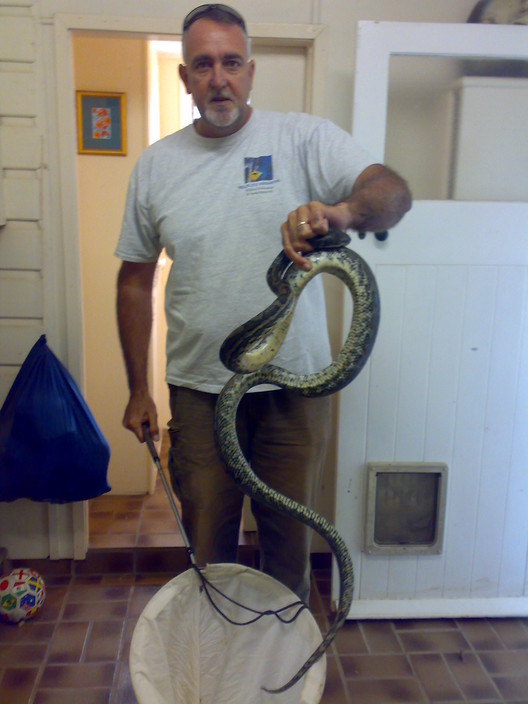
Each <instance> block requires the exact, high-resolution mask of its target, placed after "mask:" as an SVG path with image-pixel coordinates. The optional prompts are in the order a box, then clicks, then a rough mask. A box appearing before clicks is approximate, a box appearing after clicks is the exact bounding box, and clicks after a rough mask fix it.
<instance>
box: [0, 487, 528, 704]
mask: <svg viewBox="0 0 528 704" xmlns="http://www.w3.org/2000/svg"><path fill="white" fill-rule="evenodd" d="M90 512H91V540H90V550H89V553H88V557H87V559H86V560H84V561H79V562H71V561H69V560H64V561H58V562H51V563H50V562H48V561H32V563H31V566H33V567H34V568H35V569H37V570H39V571H40V572H41V574H42V575H43V576H44V577H45V579H46V584H47V597H46V601H45V604H44V607H43V609H42V611H41V613H40V614H39V615H38V616H37V617H36V618H35V619H33V620H32V621H28V622H27V623H25V624H24V625H23V626H20V627H17V626H10V625H5V624H0V704H103V703H104V704H136V698H135V696H134V693H133V690H132V685H131V682H130V673H129V669H128V653H129V646H130V640H131V637H132V633H133V630H134V627H135V624H136V621H137V618H138V616H139V614H140V613H141V611H142V609H143V608H144V606H145V605H146V603H147V602H148V601H149V599H150V598H151V597H152V596H153V595H154V594H155V592H156V591H157V590H158V589H159V588H160V587H161V586H162V585H163V584H164V583H165V582H167V581H168V580H169V579H171V578H172V577H173V576H174V575H176V574H178V573H179V572H181V571H182V570H184V569H186V555H185V551H184V549H183V547H182V544H183V543H182V539H181V536H180V535H179V534H178V531H177V524H176V521H175V519H174V516H173V515H172V513H171V512H170V508H169V505H168V502H167V499H166V497H165V495H164V493H163V490H162V488H161V487H160V490H159V491H158V492H156V494H155V495H154V496H152V497H146V498H144V499H140V498H138V499H136V498H119V497H117V498H114V497H100V498H99V499H96V500H95V501H93V502H92V504H91V510H90ZM241 536H242V547H241V554H242V559H243V561H244V562H246V563H247V564H250V565H251V564H254V563H255V560H256V559H257V558H256V549H255V540H254V537H253V536H251V535H249V536H244V534H241ZM15 564H20V563H15ZM317 564H318V566H319V567H321V565H322V564H324V561H323V563H321V562H319V563H317ZM329 595H330V576H329V570H328V569H325V568H322V569H316V570H315V571H314V589H313V596H312V602H311V608H312V611H313V613H314V614H315V616H316V619H317V621H318V623H319V625H320V626H321V630H323V631H324V630H326V628H327V627H328V621H329V620H330V621H331V619H332V613H331V608H330V596H329ZM322 702H323V704H393V703H395V702H399V703H401V704H404V703H405V704H414V703H417V704H418V703H419V704H428V703H435V704H436V703H437V704H441V703H443V702H446V703H447V702H450V703H459V702H460V703H461V702H473V703H475V702H480V703H482V704H484V703H486V704H492V703H498V702H524V703H525V704H526V703H527V702H528V619H493V620H492V619H473V620H464V619H456V620H455V619H443V620H421V621H409V620H407V621H401V620H400V621H363V622H347V623H346V625H345V626H344V627H343V629H342V630H341V631H340V632H339V633H338V635H337V638H336V640H335V642H334V644H333V645H332V646H331V648H330V650H329V653H328V672H327V679H326V688H325V692H324V695H323V698H322ZM142 704H150V703H149V702H143V703H142ZM183 704H187V703H183ZM247 704H251V703H250V702H248V703H247Z"/></svg>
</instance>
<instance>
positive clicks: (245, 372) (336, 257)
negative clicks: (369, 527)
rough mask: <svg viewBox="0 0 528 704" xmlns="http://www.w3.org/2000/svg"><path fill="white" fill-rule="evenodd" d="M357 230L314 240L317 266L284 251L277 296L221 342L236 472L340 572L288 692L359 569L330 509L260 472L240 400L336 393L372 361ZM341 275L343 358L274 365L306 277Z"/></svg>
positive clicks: (228, 450)
mask: <svg viewBox="0 0 528 704" xmlns="http://www.w3.org/2000/svg"><path fill="white" fill-rule="evenodd" d="M349 242H350V237H349V236H348V235H347V234H345V233H343V232H340V231H338V230H330V231H329V232H328V234H327V235H318V236H317V237H315V238H313V239H312V240H311V244H312V246H314V251H312V252H310V253H307V254H306V255H305V256H306V257H307V258H308V259H309V260H310V262H311V265H312V267H311V269H310V270H309V271H305V270H302V269H299V268H298V267H296V266H295V265H294V264H292V262H291V261H290V260H289V259H288V258H287V257H286V255H285V254H284V252H281V253H280V254H279V255H278V256H277V257H276V258H275V260H274V261H273V263H272V265H271V266H270V268H269V270H268V272H267V282H268V285H269V287H270V288H271V290H272V291H273V292H274V293H275V294H276V296H277V298H276V300H275V301H274V302H273V303H272V304H271V305H270V306H268V307H267V308H266V309H265V310H264V311H263V312H261V313H259V314H258V315H257V316H255V317H254V318H252V319H251V320H249V321H248V322H247V323H245V324H243V325H241V326H240V327H239V328H237V329H236V330H234V331H233V332H232V333H231V334H230V335H229V336H228V337H227V338H226V340H225V341H224V343H223V344H222V347H221V349H220V358H221V360H222V362H223V364H224V365H225V366H226V367H227V368H228V369H230V370H231V371H233V372H235V374H234V376H232V377H231V379H230V380H229V381H228V382H227V384H226V385H225V386H224V388H223V389H222V391H221V393H220V395H219V398H218V402H217V405H216V410H215V434H216V440H217V443H218V447H219V451H220V454H221V456H222V458H223V460H224V462H225V464H226V467H227V470H228V472H229V473H230V474H231V475H232V477H233V478H234V480H235V481H236V482H237V484H238V485H239V486H240V488H241V489H242V491H243V492H244V493H246V494H248V495H249V496H250V497H251V498H252V499H254V500H255V501H257V502H260V503H263V504H265V505H267V506H269V507H272V508H274V509H275V510H277V511H279V512H281V513H283V514H285V515H287V516H290V517H293V518H295V519H297V520H300V521H302V522H303V523H305V524H306V525H307V526H310V527H311V528H313V529H314V530H315V531H316V532H317V533H319V535H321V536H322V537H323V538H324V539H325V540H326V541H327V543H328V544H329V546H330V548H331V550H332V552H333V554H334V556H335V559H336V562H337V566H338V571H339V582H340V595H339V602H338V607H337V611H336V615H335V619H334V622H333V624H332V626H331V627H330V629H329V630H328V632H327V633H326V635H325V636H324V638H323V640H322V642H321V644H320V645H319V646H318V647H317V649H316V650H315V651H314V652H313V653H312V655H311V656H310V657H309V658H308V660H306V662H305V663H304V665H302V667H301V668H300V669H299V671H298V672H297V673H296V674H295V675H293V677H292V678H291V679H290V680H289V681H288V682H287V683H286V684H285V685H283V686H282V687H280V688H278V689H270V690H266V691H269V692H275V693H279V692H283V691H285V690H286V689H289V688H290V687H292V686H293V685H294V684H295V683H296V682H298V681H299V680H300V679H301V677H303V675H304V674H305V673H306V672H307V671H308V669H309V668H310V667H311V666H312V665H313V664H314V663H315V662H316V661H317V660H318V659H319V658H320V657H321V656H322V655H323V653H324V652H325V650H326V649H327V648H328V646H329V645H330V643H331V642H332V641H333V639H334V637H335V635H336V633H337V631H338V630H339V628H340V627H341V626H342V624H343V622H344V621H345V619H346V616H347V614H348V611H349V608H350V604H351V602H352V595H353V590H354V570H353V565H352V560H351V558H350V555H349V552H348V549H347V547H346V544H345V542H344V540H343V539H342V537H341V536H340V535H339V533H338V532H337V531H336V529H335V528H334V526H333V525H332V524H330V523H329V522H328V521H327V520H326V519H325V518H324V517H323V516H320V515H319V514H318V513H316V512H315V511H313V510H312V509H310V508H307V507H305V506H302V505H301V504H298V503H297V502H295V501H292V500H291V499H289V498H288V497H286V496H284V495H282V494H280V493H278V492H276V491H274V490H273V489H272V488H271V487H269V486H268V485H267V484H265V483H264V482H262V481H261V480H260V479H259V478H258V477H257V476H256V475H255V474H254V472H253V470H252V469H251V467H250V465H249V464H248V462H247V461H246V459H245V457H244V455H243V453H242V450H241V448H240V445H239V442H238V437H237V433H236V414H237V408H238V405H239V403H240V400H241V399H242V397H243V396H244V394H245V393H246V392H247V391H248V390H249V389H251V388H252V387H253V386H257V385H258V384H263V383H267V384H273V385H275V386H278V387H280V388H283V389H288V390H290V391H292V392H294V393H296V394H300V395H302V396H307V397H314V396H323V395H329V394H332V393H335V392H336V391H339V390H340V389H342V388H343V387H344V386H346V385H347V384H349V383H350V382H351V381H352V380H353V379H354V378H355V377H356V376H357V375H358V374H359V372H360V371H361V369H362V368H363V366H364V365H365V363H366V361H367V359H368V357H369V354H370V352H371V350H372V347H373V345H374V341H375V339H376V334H377V330H378V323H379V310H380V307H379V295H378V289H377V286H376V281H375V279H374V276H373V274H372V272H371V270H370V269H369V267H368V266H367V264H366V263H365V261H364V260H363V259H362V258H361V257H360V256H359V255H358V254H356V253H355V252H353V251H352V250H350V249H348V248H347V247H346V245H347V244H348V243H349ZM322 272H327V273H330V274H333V275H335V276H337V277H338V278H339V279H341V280H342V281H343V282H344V283H345V285H346V286H347V288H348V289H349V290H350V293H351V295H352V301H353V315H352V322H351V326H350V330H349V333H348V336H347V338H346V340H345V342H344V345H343V347H342V349H341V351H340V352H339V354H338V355H337V357H336V359H335V360H334V361H333V362H332V363H331V364H330V365H329V366H327V367H325V368H324V369H322V370H320V371H318V372H315V373H313V374H292V373H290V372H288V371H286V370H285V369H282V368H281V367H278V366H276V365H274V364H270V361H271V360H272V359H273V357H274V356H275V354H276V353H277V352H278V350H279V348H280V346H281V344H282V342H283V340H284V338H285V337H286V334H287V332H288V328H289V325H290V322H291V319H292V317H293V313H294V310H295V304H296V301H297V299H298V297H299V296H300V294H301V292H302V290H303V289H304V287H305V286H306V284H307V283H308V282H309V281H311V280H312V279H313V278H314V276H317V275H318V274H319V273H322Z"/></svg>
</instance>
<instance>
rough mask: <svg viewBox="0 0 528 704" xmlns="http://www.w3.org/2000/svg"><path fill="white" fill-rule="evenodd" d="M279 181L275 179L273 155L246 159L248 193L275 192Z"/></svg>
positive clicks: (245, 171) (245, 182)
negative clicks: (274, 189)
mask: <svg viewBox="0 0 528 704" xmlns="http://www.w3.org/2000/svg"><path fill="white" fill-rule="evenodd" d="M276 183H278V179H274V178H273V160H272V158H271V154H269V155H266V156H251V157H245V159H244V185H243V186H239V188H243V189H245V191H246V193H247V194H248V195H249V194H251V195H252V194H254V193H255V194H256V193H265V192H269V191H272V190H273V187H274V184H276Z"/></svg>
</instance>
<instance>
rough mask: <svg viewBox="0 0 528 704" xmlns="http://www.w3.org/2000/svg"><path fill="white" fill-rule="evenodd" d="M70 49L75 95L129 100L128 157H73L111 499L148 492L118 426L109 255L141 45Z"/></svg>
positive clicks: (101, 43) (92, 384) (136, 142)
mask: <svg viewBox="0 0 528 704" xmlns="http://www.w3.org/2000/svg"><path fill="white" fill-rule="evenodd" d="M73 49H74V66H75V87H76V89H77V90H95V91H111V92H122V93H125V94H126V132H127V154H126V156H103V155H91V154H79V155H77V177H78V201H79V202H78V207H79V237H80V254H81V275H82V299H83V324H84V356H85V396H86V400H87V402H88V405H89V406H90V408H91V410H92V413H93V414H94V416H95V418H96V420H97V423H98V424H99V426H100V428H101V430H102V432H103V434H104V435H105V437H106V438H107V440H108V442H109V443H110V447H111V448H112V458H111V460H110V466H109V473H108V479H109V484H110V486H111V487H112V492H113V493H116V494H122V493H130V494H136V493H145V492H146V491H148V489H149V477H150V471H147V468H148V467H149V462H148V458H147V454H146V452H145V449H144V447H140V445H139V444H138V442H137V440H136V438H135V437H134V436H133V435H132V434H131V433H130V432H129V431H127V430H125V429H124V428H123V427H122V425H121V419H122V417H123V412H124V408H125V404H126V401H127V398H128V388H127V383H126V376H125V371H124V365H123V359H122V356H121V350H120V346H119V338H118V331H117V322H116V315H115V282H116V279H117V273H118V269H119V266H120V262H119V260H118V259H117V258H116V257H115V256H114V250H115V247H116V244H117V238H118V235H119V231H120V228H121V219H122V216H123V209H124V204H125V198H126V189H127V186H128V180H129V176H130V172H131V170H132V168H133V166H134V164H135V162H136V160H137V158H138V156H139V154H140V153H141V152H142V151H143V149H144V148H145V147H146V145H147V74H146V70H147V69H146V67H147V54H146V42H145V41H143V40H140V39H130V38H126V39H119V38H116V37H113V38H112V39H111V40H110V41H108V40H107V39H105V38H104V37H98V36H90V35H84V36H75V37H74V40H73ZM117 457H119V462H116V458H117Z"/></svg>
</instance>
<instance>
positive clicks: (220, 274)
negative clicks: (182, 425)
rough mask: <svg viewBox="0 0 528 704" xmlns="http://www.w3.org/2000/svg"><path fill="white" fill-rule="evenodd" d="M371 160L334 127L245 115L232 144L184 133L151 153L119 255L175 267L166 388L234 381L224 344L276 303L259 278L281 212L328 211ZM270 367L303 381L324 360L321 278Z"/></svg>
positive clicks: (168, 305) (140, 170) (132, 190)
mask: <svg viewBox="0 0 528 704" xmlns="http://www.w3.org/2000/svg"><path fill="white" fill-rule="evenodd" d="M371 163H372V158H371V157H370V156H369V155H368V154H367V153H366V152H365V151H364V150H363V149H361V148H360V147H359V146H358V145H357V144H356V142H355V141H354V140H353V139H352V137H351V136H350V135H349V134H348V133H346V132H345V131H344V130H341V129H339V128H338V127H336V126H335V125H333V124H332V123H331V122H329V121H327V120H322V119H320V118H316V117H313V116H310V115H305V114H294V113H289V114H282V113H272V112H264V111H259V110H254V111H253V113H252V115H251V117H250V119H249V121H248V122H247V123H246V125H244V127H243V128H242V129H241V130H239V131H238V132H236V133H235V134H233V135H230V136H229V137H224V138H220V139H208V138H204V137H200V136H199V135H198V134H197V133H196V130H195V129H194V127H193V126H192V125H190V126H189V127H186V128H184V129H182V130H180V131H178V132H176V133H174V134H172V135H169V136H168V137H165V138H164V139H162V140H160V141H159V142H156V143H155V144H153V145H151V146H150V147H149V148H148V149H146V150H145V152H144V153H143V154H142V155H141V157H140V158H139V160H138V162H137V164H136V166H135V168H134V171H133V173H132V176H131V179H130V184H129V191H128V196H127V202H126V208H125V215H124V219H123V225H122V229H121V235H120V239H119V243H118V246H117V250H116V255H117V256H118V257H119V258H120V259H123V260H125V261H130V262H155V261H156V260H157V259H158V256H159V254H160V252H161V250H162V249H163V248H165V250H166V252H167V254H168V256H169V257H170V259H172V262H173V263H172V267H171V271H170V274H169V278H168V281H167V288H166V292H165V311H166V316H167V327H168V333H167V374H166V379H167V382H168V383H170V384H175V385H177V386H187V387H189V388H193V389H198V390H201V391H207V392H212V393H218V392H219V391H220V390H221V389H222V387H223V386H224V384H225V382H226V381H227V380H228V379H229V377H230V376H231V372H229V371H228V370H227V369H225V368H224V367H223V365H222V363H221V362H220V359H219V356H218V352H219V349H220V345H221V344H222V342H223V340H224V339H225V338H226V337H227V335H228V334H229V333H230V332H231V331H232V330H233V329H234V328H236V327H238V326H239V325H241V324H242V323H244V322H246V321H247V320H249V319H250V318H252V317H253V316H254V315H256V314H257V313H259V312H261V311H262V310H263V309H264V308H265V307H266V306H267V305H269V304H270V303H271V302H272V301H273V300H274V297H275V296H274V294H273V293H272V292H271V291H270V290H269V288H268V286H267V283H266V271H267V269H268V267H269V265H270V264H271V262H272V261H273V259H274V258H275V256H276V255H277V254H278V253H279V251H280V250H281V247H282V241H281V234H280V226H281V224H282V223H283V222H284V221H285V219H286V217H287V215H288V213H289V212H290V211H292V210H294V209H295V208H297V207H298V206H299V205H302V204H304V203H308V202H309V201H311V200H319V201H322V202H323V203H329V204H331V203H337V202H338V201H340V200H343V199H344V198H346V197H347V196H348V195H350V192H351V190H352V187H353V185H354V182H355V180H356V178H357V176H358V175H359V174H360V173H361V171H363V169H365V168H366V167H367V166H368V165H369V164H371ZM273 362H274V363H276V364H279V365H280V366H282V367H284V368H286V369H288V370H290V371H292V372H294V373H301V372H302V373H311V372H314V371H316V370H317V369H321V368H322V367H324V366H326V365H327V364H328V363H329V362H330V349H329V343H328V335H327V328H326V314H325V305H324V296H323V289H322V281H321V277H320V276H319V277H316V278H315V279H314V280H313V281H311V282H310V283H309V284H308V286H307V287H306V289H305V290H304V291H303V293H302V295H301V297H300V299H299V302H298V304H297V309H296V312H295V315H294V318H293V321H292V325H291V328H290V331H289V332H288V335H287V337H286V340H285V342H284V344H283V346H282V348H281V350H280V351H279V353H278V355H277V357H276V358H275V359H274V360H273Z"/></svg>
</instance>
